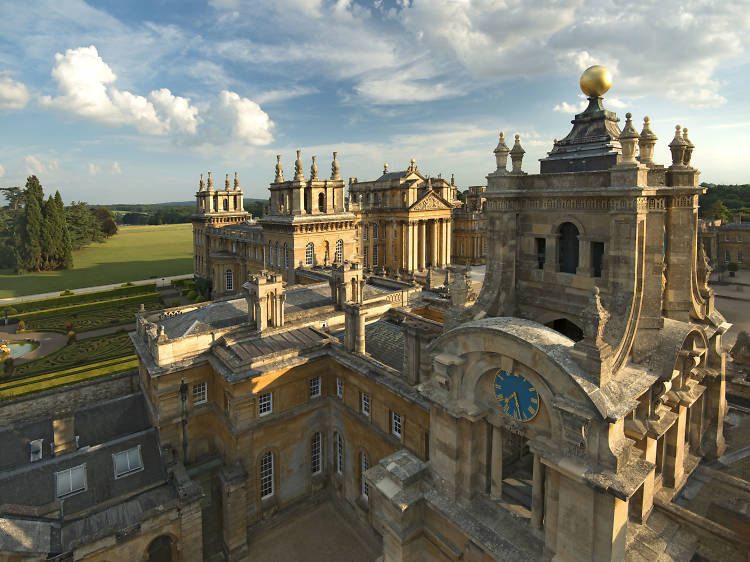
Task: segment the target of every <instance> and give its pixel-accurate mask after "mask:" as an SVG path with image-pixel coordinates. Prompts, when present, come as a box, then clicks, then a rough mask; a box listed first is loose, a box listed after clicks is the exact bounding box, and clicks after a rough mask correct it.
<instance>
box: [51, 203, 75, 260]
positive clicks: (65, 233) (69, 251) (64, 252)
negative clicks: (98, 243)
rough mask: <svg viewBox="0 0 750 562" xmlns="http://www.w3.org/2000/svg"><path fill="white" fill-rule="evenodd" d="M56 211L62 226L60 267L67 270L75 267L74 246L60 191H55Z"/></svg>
mask: <svg viewBox="0 0 750 562" xmlns="http://www.w3.org/2000/svg"><path fill="white" fill-rule="evenodd" d="M55 209H56V211H57V217H58V219H57V220H58V224H59V225H60V246H59V251H60V253H59V256H58V260H59V263H58V265H59V266H60V267H64V268H65V269H70V268H71V267H73V244H72V243H71V241H70V231H69V230H68V221H67V220H66V217H65V205H64V204H63V200H62V197H61V196H60V192H59V191H55Z"/></svg>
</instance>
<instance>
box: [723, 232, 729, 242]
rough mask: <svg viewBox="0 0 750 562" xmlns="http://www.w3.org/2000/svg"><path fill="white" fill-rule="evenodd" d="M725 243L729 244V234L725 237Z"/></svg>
mask: <svg viewBox="0 0 750 562" xmlns="http://www.w3.org/2000/svg"><path fill="white" fill-rule="evenodd" d="M724 242H729V234H725V235H724Z"/></svg>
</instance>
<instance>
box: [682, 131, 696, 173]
mask: <svg viewBox="0 0 750 562" xmlns="http://www.w3.org/2000/svg"><path fill="white" fill-rule="evenodd" d="M682 140H684V141H685V154H684V156H683V157H682V164H683V165H685V166H690V158H692V156H693V149H694V148H695V145H694V144H693V143H692V142H691V140H690V139H689V138H688V131H687V127H685V128H684V129H682Z"/></svg>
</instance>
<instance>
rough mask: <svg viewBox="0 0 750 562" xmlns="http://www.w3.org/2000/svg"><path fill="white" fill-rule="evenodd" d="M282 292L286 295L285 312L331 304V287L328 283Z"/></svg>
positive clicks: (290, 312) (300, 310)
mask: <svg viewBox="0 0 750 562" xmlns="http://www.w3.org/2000/svg"><path fill="white" fill-rule="evenodd" d="M284 294H285V295H286V308H285V310H284V312H285V314H294V313H296V312H302V311H305V310H312V309H313V308H318V307H320V306H328V305H330V304H331V289H330V286H329V285H328V283H318V284H316V285H306V286H304V287H298V288H296V289H289V290H288V291H286V292H285V293H284Z"/></svg>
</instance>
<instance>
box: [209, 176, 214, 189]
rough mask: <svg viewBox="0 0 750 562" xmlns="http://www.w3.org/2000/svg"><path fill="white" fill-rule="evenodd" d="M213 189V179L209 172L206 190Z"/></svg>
mask: <svg viewBox="0 0 750 562" xmlns="http://www.w3.org/2000/svg"><path fill="white" fill-rule="evenodd" d="M213 188H214V179H213V178H212V177H211V172H208V190H209V191H212V190H213Z"/></svg>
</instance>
